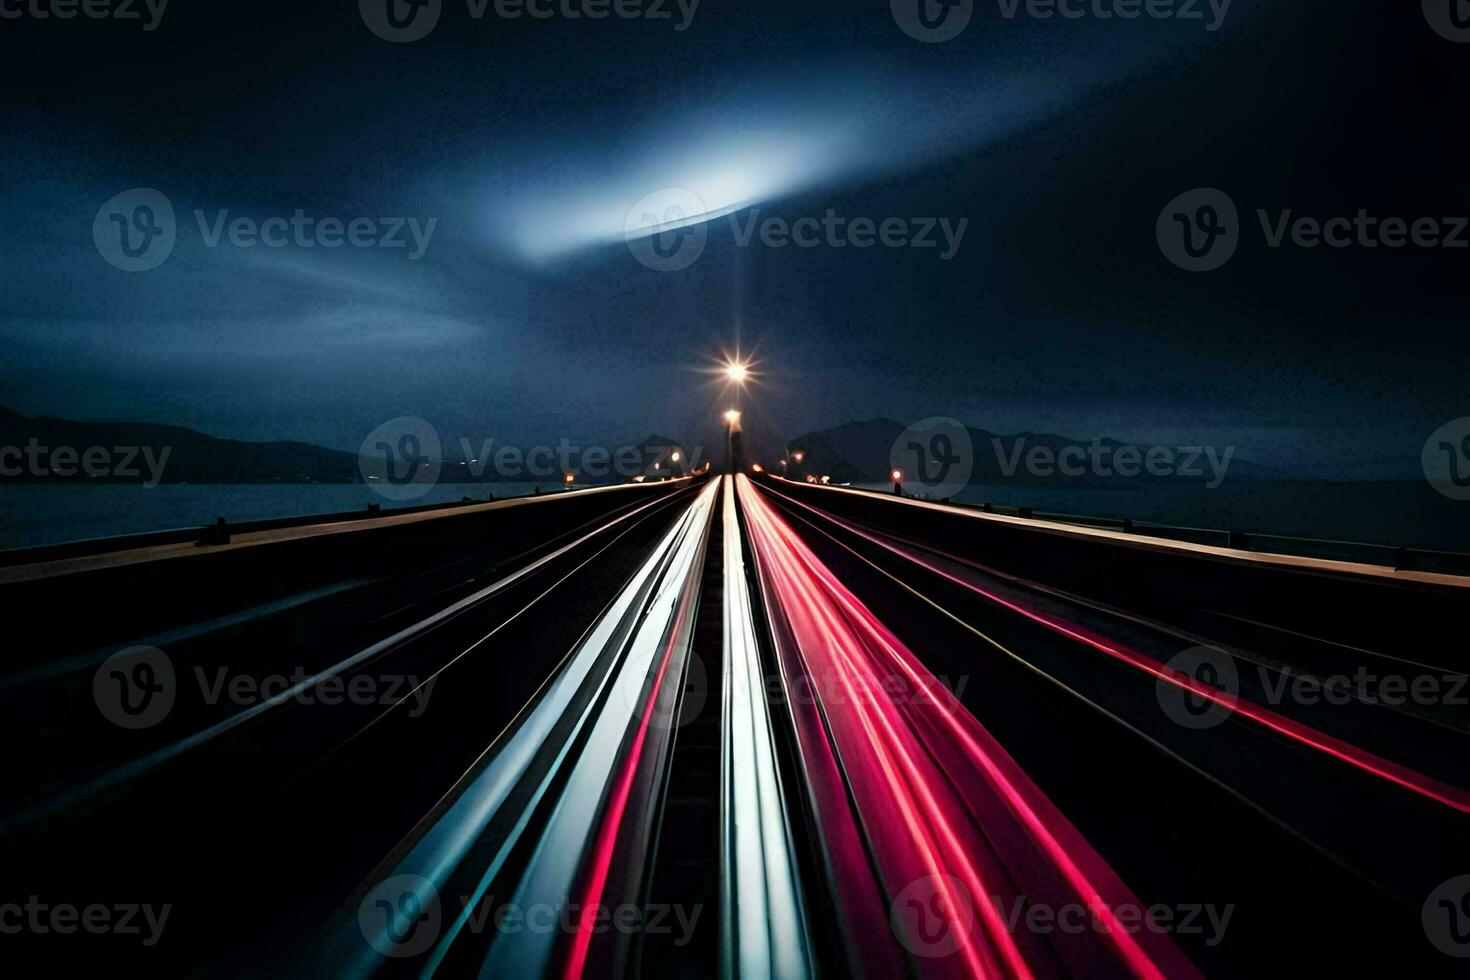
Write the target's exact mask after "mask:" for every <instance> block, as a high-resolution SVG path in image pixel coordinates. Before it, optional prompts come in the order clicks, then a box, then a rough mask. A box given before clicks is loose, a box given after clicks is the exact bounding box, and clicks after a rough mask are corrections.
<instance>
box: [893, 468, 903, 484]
mask: <svg viewBox="0 0 1470 980" xmlns="http://www.w3.org/2000/svg"><path fill="white" fill-rule="evenodd" d="M893 482H894V483H902V482H903V470H894V471H893Z"/></svg>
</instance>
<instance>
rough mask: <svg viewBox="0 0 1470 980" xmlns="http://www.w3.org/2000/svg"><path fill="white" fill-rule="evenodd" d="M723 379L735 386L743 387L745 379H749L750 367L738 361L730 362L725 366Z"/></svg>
mask: <svg viewBox="0 0 1470 980" xmlns="http://www.w3.org/2000/svg"><path fill="white" fill-rule="evenodd" d="M725 377H726V378H728V379H729V380H730V381H732V382H733V383H735V384H737V385H743V384H745V379H746V378H749V377H750V366H749V365H747V364H742V363H740V362H739V361H731V362H729V363H728V364H726V365H725Z"/></svg>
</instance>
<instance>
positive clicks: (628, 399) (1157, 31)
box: [0, 0, 1470, 472]
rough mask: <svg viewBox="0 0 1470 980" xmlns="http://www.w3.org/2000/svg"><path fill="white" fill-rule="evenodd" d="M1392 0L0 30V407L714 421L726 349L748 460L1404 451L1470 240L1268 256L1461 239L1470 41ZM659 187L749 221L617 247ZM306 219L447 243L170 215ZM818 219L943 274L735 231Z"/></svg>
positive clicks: (291, 417) (176, 19) (1412, 443)
mask: <svg viewBox="0 0 1470 980" xmlns="http://www.w3.org/2000/svg"><path fill="white" fill-rule="evenodd" d="M1418 7H1419V5H1418V4H1410V3H1403V4H1392V5H1389V4H1382V3H1371V2H1366V0H1362V2H1358V0H1354V2H1333V0H1290V2H1286V0H1278V2H1273V3H1266V2H1263V0H1236V2H1235V3H1234V4H1233V5H1232V6H1231V8H1230V12H1229V15H1228V18H1227V20H1226V22H1225V24H1224V27H1223V28H1222V29H1220V30H1218V31H1215V32H1209V31H1206V30H1205V29H1204V28H1203V26H1202V25H1201V24H1200V23H1199V22H1179V21H1153V20H1147V19H1144V20H1138V21H1131V22H1122V21H1111V22H1102V21H1098V20H1096V19H1086V20H1082V21H1077V22H1070V21H1061V20H1050V21H1036V20H1032V19H1028V18H1025V17H1019V18H1016V19H1007V18H1006V17H1004V16H1003V15H1002V14H1001V13H1000V12H999V10H1000V8H999V5H998V3H997V2H996V0H991V2H989V3H985V2H980V3H978V4H977V11H976V13H975V20H974V22H973V23H972V24H971V25H970V26H969V28H968V29H967V30H966V31H965V32H964V33H963V34H962V35H961V36H959V37H958V38H956V39H954V40H951V41H948V42H945V43H942V44H923V43H919V42H917V41H915V40H913V39H911V38H909V37H908V36H906V35H905V34H904V33H903V32H902V31H900V30H899V29H898V28H897V26H896V25H895V22H894V19H893V17H892V16H891V14H890V10H889V3H888V0H881V2H880V0H862V2H852V0H848V2H846V3H835V2H834V3H828V2H812V3H804V4H801V5H793V4H790V3H767V2H765V0H741V2H739V3H734V2H731V0H703V2H702V3H700V4H699V6H698V8H697V10H696V12H695V14H694V16H693V18H692V20H691V21H690V23H689V26H688V28H687V29H686V30H683V31H680V30H677V29H676V25H677V22H678V20H679V19H680V17H681V15H680V14H679V13H678V11H677V8H674V7H673V6H672V5H670V9H671V10H673V14H674V16H673V19H672V20H664V21H654V20H646V19H639V20H629V21H623V20H619V19H616V18H612V19H608V20H603V21H589V20H580V21H569V20H566V19H564V18H555V19H551V20H548V21H544V22H541V21H534V22H533V21H529V20H524V19H523V20H520V21H505V20H501V19H497V18H494V17H493V16H488V17H486V18H485V19H484V20H481V21H475V20H473V19H472V18H471V17H470V16H469V15H468V13H467V11H466V8H465V5H464V0H446V7H445V10H444V13H443V15H442V18H441V21H440V23H439V25H438V27H437V28H436V29H435V30H434V32H433V33H432V34H431V35H430V36H429V37H428V38H426V39H424V40H421V41H418V42H416V43H411V44H402V45H395V44H389V43H386V42H384V41H382V40H380V39H378V38H377V37H375V36H374V35H373V34H371V33H370V32H369V31H368V30H367V29H366V27H365V26H364V23H363V21H362V19H361V18H360V16H359V13H358V9H357V4H356V3H355V2H347V0H332V2H324V3H313V4H290V5H283V4H278V3H265V2H252V0H229V2H224V0H210V2H208V3H205V2H202V0H173V2H172V3H170V4H169V6H168V8H167V11H166V13H165V15H164V17H163V19H162V20H161V22H160V23H159V25H158V27H157V29H156V30H153V31H151V32H145V31H143V30H142V29H141V28H140V27H138V26H137V25H135V24H125V23H121V22H114V21H101V22H88V21H85V20H77V21H69V22H61V21H56V20H50V21H44V22H38V21H35V20H32V19H28V18H26V19H21V20H16V21H0V52H3V57H0V64H3V67H0V73H3V74H4V76H5V80H6V83H7V84H6V85H5V87H4V95H3V96H0V99H3V110H0V123H3V127H4V133H5V136H4V140H3V143H0V164H3V173H4V175H5V179H4V183H3V189H0V216H3V218H4V219H5V227H6V229H7V230H8V231H7V234H6V235H5V236H4V239H3V242H0V260H3V262H4V269H5V288H4V292H3V299H0V342H3V344H4V347H5V350H6V355H5V358H4V362H3V367H0V404H4V405H7V406H8V407H11V408H14V409H17V410H20V411H23V412H28V413H37V414H41V413H44V414H52V415H60V416H65V417H77V418H126V419H138V420H150V421H167V422H177V423H182V424H187V425H191V426H194V427H197V428H200V429H204V430H206V431H209V432H212V433H215V434H219V435H225V436H234V437H244V438H305V439H309V440H312V441H317V442H321V443H324V444H328V445H333V446H339V447H343V448H355V447H356V445H357V444H358V443H359V441H360V440H361V438H362V437H363V435H364V434H365V433H366V432H367V431H369V430H370V429H372V428H373V427H374V426H376V425H377V424H378V423H379V422H382V421H383V420H385V419H388V418H391V417H394V416H398V415H420V416H423V417H425V418H428V419H430V420H432V421H434V422H435V424H436V425H437V426H439V427H440V428H441V429H442V430H444V431H445V432H446V433H448V434H452V435H458V434H460V433H465V434H474V435H476V436H494V437H495V438H497V439H499V440H501V441H502V442H514V441H526V440H538V441H542V440H547V439H556V438H561V437H566V438H570V439H573V440H576V441H584V442H586V441H595V440H606V441H611V440H620V439H625V438H636V437H641V436H642V435H645V434H647V433H649V432H654V431H658V432H667V433H670V434H673V435H676V436H681V437H685V438H699V437H700V436H699V432H700V429H699V426H700V425H701V424H703V423H705V422H707V421H708V420H710V419H712V417H713V415H714V410H715V408H716V407H717V405H716V401H717V398H716V395H717V393H718V392H717V390H716V389H715V388H713V387H711V386H710V384H709V383H708V382H707V379H706V378H705V376H703V375H701V374H699V373H697V371H695V370H694V369H695V368H697V367H699V366H701V365H703V364H704V363H705V362H706V361H707V360H708V359H709V358H710V357H711V356H713V355H714V354H715V353H716V352H718V350H719V349H720V348H721V347H722V346H730V345H731V344H733V342H734V341H735V338H736V336H737V333H738V335H739V337H740V339H741V342H742V343H743V344H745V345H746V346H747V347H751V346H754V347H755V348H756V349H757V350H758V352H759V356H760V357H761V359H762V365H761V367H762V369H763V371H764V372H765V377H764V378H763V382H764V383H763V384H762V385H761V386H760V388H759V389H758V390H757V391H755V392H753V393H752V395H751V397H750V402H749V404H748V405H747V408H748V409H749V411H750V413H751V415H752V417H753V420H754V421H755V423H756V425H757V427H758V428H760V429H763V430H764V431H765V432H766V433H768V434H775V433H779V434H782V435H794V434H796V433H799V432H803V431H806V430H809V429H813V428H818V427H822V426H826V425H831V424H835V423H838V422H841V421H844V420H847V419H852V418H868V417H872V416H875V415H887V416H890V417H893V418H897V419H902V420H906V421H912V420H915V419H917V418H921V417H924V416H929V415H936V414H949V415H955V416H958V417H960V418H962V419H963V420H965V421H966V422H969V423H971V424H974V425H978V426H982V427H986V428H990V429H993V430H1005V431H1013V430H1023V429H1031V430H1050V431H1061V432H1064V433H1067V434H1072V435H1079V436H1090V435H1092V434H1096V433H1105V434H1110V435H1115V436H1119V437H1123V438H1140V439H1151V440H1156V441H1157V440H1174V439H1178V440H1182V441H1187V442H1190V443H1197V442H1212V443H1216V444H1220V443H1224V442H1229V443H1232V444H1238V445H1239V446H1240V447H1241V449H1240V453H1241V455H1242V456H1249V457H1253V458H1258V459H1263V460H1266V461H1270V462H1287V463H1294V462H1301V463H1303V464H1304V465H1307V466H1310V467H1313V468H1316V469H1319V470H1321V471H1344V470H1345V471H1348V472H1351V471H1352V468H1353V466H1355V465H1358V464H1359V463H1361V462H1362V461H1377V460H1380V459H1382V458H1384V457H1394V458H1402V459H1405V460H1407V461H1408V462H1409V465H1410V466H1411V467H1412V466H1413V465H1415V463H1414V460H1416V459H1417V456H1418V453H1419V449H1420V447H1421V446H1422V444H1423V440H1424V439H1425V438H1426V437H1427V435H1428V433H1429V432H1431V431H1432V430H1434V429H1435V428H1436V427H1438V426H1439V425H1440V424H1442V423H1443V422H1445V421H1447V420H1448V419H1451V418H1455V417H1457V416H1462V415H1465V414H1467V411H1466V402H1465V384H1464V382H1463V374H1464V370H1465V369H1464V365H1465V364H1466V363H1467V355H1470V340H1467V330H1466V327H1465V313H1464V309H1465V303H1464V299H1465V293H1466V290H1467V282H1470V277H1467V276H1466V268H1467V263H1470V250H1462V251H1453V250H1445V249H1436V250H1425V249H1412V248H1410V249H1402V250H1395V251H1389V250H1384V249H1378V250H1365V249H1359V248H1352V249H1327V248H1318V249H1313V250H1308V249H1302V248H1295V247H1290V246H1288V247H1285V248H1282V249H1271V248H1269V247H1268V246H1267V244H1266V242H1265V239H1264V235H1263V233H1262V232H1261V230H1260V228H1259V226H1258V225H1257V222H1256V218H1255V210H1256V209H1257V208H1266V209H1269V210H1272V211H1273V212H1274V211H1276V210H1278V209H1285V208H1290V209H1292V210H1293V212H1294V213H1295V214H1300V215H1310V216H1314V217H1318V218H1328V217H1332V216H1335V215H1352V214H1355V213H1356V212H1357V210H1358V209H1360V208H1366V209H1368V210H1369V211H1370V212H1372V213H1373V214H1375V215H1379V216H1383V217H1390V216H1398V217H1403V218H1406V219H1414V218H1419V217H1422V216H1430V217H1436V218H1440V217H1450V216H1454V215H1465V214H1470V193H1467V191H1470V185H1467V180H1470V177H1467V171H1466V169H1465V166H1464V161H1465V135H1464V119H1465V118H1466V113H1465V109H1466V106H1465V94H1464V93H1465V92H1466V90H1467V89H1466V84H1465V83H1466V81H1467V78H1466V75H1467V67H1470V45H1456V44H1452V43H1449V42H1448V41H1445V40H1442V39H1441V38H1439V37H1438V36H1436V35H1435V34H1434V33H1433V32H1432V31H1431V30H1429V28H1428V27H1427V25H1426V23H1425V21H1424V18H1423V16H1422V14H1421V12H1420V10H1419V9H1418ZM1207 16H1208V14H1207ZM666 185H679V186H690V187H698V188H699V189H700V190H701V193H702V194H703V195H704V196H711V195H713V196H717V197H718V196H720V195H723V194H725V193H727V192H728V194H729V196H730V202H729V203H736V202H737V201H738V203H740V204H745V205H749V206H748V207H746V208H745V209H744V210H740V211H736V212H735V214H734V215H733V216H732V217H733V218H734V219H735V220H736V222H737V225H736V226H735V227H732V224H731V222H730V220H729V219H725V218H721V219H719V220H716V221H714V222H711V223H710V224H709V225H708V226H707V229H708V244H707V246H706V249H705V251H704V253H703V254H702V255H701V256H700V258H699V260H698V261H697V262H695V263H694V264H693V265H692V266H690V267H689V268H687V269H683V270H680V271H675V272H664V271H656V270H651V269H648V268H645V267H644V266H643V265H640V264H639V263H638V261H636V260H635V258H634V256H633V255H632V254H631V252H630V250H629V248H628V247H627V246H626V244H624V242H623V241H622V240H621V238H620V237H618V236H617V235H616V234H615V233H616V232H620V231H621V227H622V221H623V216H624V215H626V214H627V212H628V210H629V209H630V208H632V207H633V205H634V204H635V202H637V201H638V200H639V198H641V197H643V196H644V195H646V194H649V193H652V192H654V191H656V190H658V189H659V188H661V187H663V186H666ZM133 187H149V188H154V189H157V190H158V191H160V192H162V193H163V194H164V195H165V196H166V197H167V198H168V199H169V201H170V202H171V203H172V205H173V207H174V208H175V211H176V214H177V217H178V241H177V244H176V246H175V248H174V251H173V253H172V254H171V255H170V257H169V258H168V260H167V262H165V263H164V264H163V265H162V266H160V267H159V268H157V269H155V270H153V271H150V272H144V273H133V274H130V273H126V272H122V271H119V270H118V269H115V268H113V267H112V266H111V265H109V264H108V263H107V262H105V261H103V259H102V258H101V257H100V256H99V254H98V251H97V248H96V247H95V245H94V243H93V236H92V227H93V221H94V218H96V217H97V215H98V210H99V208H101V207H102V206H103V204H104V203H105V202H107V201H108V200H109V198H111V197H112V196H113V195H115V194H117V193H119V192H121V191H124V190H127V189H129V188H133ZM1195 187H1218V188H1221V189H1223V190H1225V191H1227V193H1228V194H1229V195H1230V196H1231V198H1232V199H1233V200H1234V201H1235V203H1236V204H1237V205H1238V206H1239V208H1240V213H1241V217H1242V232H1243V239H1242V241H1241V244H1240V248H1239V251H1238V253H1237V255H1236V256H1235V258H1234V259H1233V260H1231V262H1230V263H1229V264H1228V265H1226V266H1225V267H1224V268H1222V269H1220V270H1218V271H1215V272H1211V273H1196V274H1191V273H1187V272H1184V271H1181V270H1180V269H1177V268H1175V267H1174V266H1173V265H1171V264H1170V263H1169V262H1168V261H1167V260H1166V259H1165V258H1164V256H1163V255H1162V254H1161V252H1160V250H1159V248H1158V245H1157V244H1156V241H1155V232H1154V225H1155V220H1156V218H1157V217H1158V216H1159V212H1160V210H1161V209H1162V208H1163V207H1164V205H1165V204H1166V203H1167V202H1168V201H1169V200H1170V199H1172V198H1173V197H1175V195H1177V194H1179V193H1181V192H1184V191H1186V190H1189V189H1191V188H1195ZM710 203H711V206H712V207H714V206H716V204H717V203H718V204H724V203H726V202H725V201H723V200H721V201H719V202H710ZM298 209H301V210H303V211H304V212H306V213H307V214H308V215H310V216H313V217H319V218H320V217H338V218H341V219H343V220H344V221H350V220H351V219H353V218H356V217H359V216H368V217H372V218H374V219H378V218H385V217H413V218H415V219H416V220H418V221H420V222H427V221H428V220H430V219H436V224H435V226H434V232H433V236H432V237H431V238H430V240H429V242H428V248H427V250H426V251H425V253H424V255H423V257H422V258H420V259H418V260H417V261H411V260H409V258H408V254H407V253H408V252H409V251H410V250H408V249H386V248H352V247H343V248H338V249H333V250H327V249H323V248H314V249H305V248H300V247H296V246H294V245H293V246H288V247H285V248H280V249H273V248H266V247H261V246H256V247H253V248H241V247H231V246H229V245H228V244H226V245H225V246H224V247H215V248H210V247H207V244H206V243H205V241H204V240H203V236H201V234H200V229H199V227H198V225H197V222H196V219H195V217H194V212H195V211H196V210H202V211H204V212H205V213H206V214H207V215H208V216H209V217H210V220H214V219H215V217H216V216H218V215H219V213H220V212H222V211H225V210H228V212H229V217H230V218H235V217H239V216H245V217H248V218H250V219H252V221H255V222H261V221H264V220H266V219H268V218H270V217H272V216H287V217H289V216H291V215H292V214H293V213H294V212H295V211H296V210H298ZM828 210H832V211H835V212H836V213H837V214H838V215H840V216H842V217H843V218H844V219H846V220H852V219H854V218H860V217H861V218H870V219H873V220H874V221H875V222H881V221H883V220H884V219H886V218H891V217H897V218H903V219H906V220H907V219H919V218H925V217H933V218H940V217H943V218H947V219H949V220H951V221H953V222H957V221H959V220H960V219H967V222H968V223H967V225H966V229H965V233H964V236H963V238H962V239H961V240H960V243H959V245H960V247H959V249H958V251H957V252H956V253H955V255H954V256H953V258H952V259H950V260H948V261H944V260H942V259H941V258H940V257H939V254H938V252H939V251H942V249H939V250H932V249H912V248H910V249H897V248H883V247H873V248H868V249H855V248H852V247H848V248H840V249H839V248H832V247H827V246H826V245H821V246H818V247H814V248H797V247H789V246H788V247H783V248H773V247H770V246H767V245H763V244H760V243H759V242H758V241H757V242H755V243H752V244H749V245H747V246H740V245H739V244H737V243H736V241H735V237H736V228H738V227H739V223H741V222H746V221H749V220H751V219H752V218H755V219H756V220H765V219H769V218H781V219H783V220H786V221H794V220H796V219H799V218H801V217H803V216H818V217H820V216H822V215H824V214H825V213H826V212H827V211H828Z"/></svg>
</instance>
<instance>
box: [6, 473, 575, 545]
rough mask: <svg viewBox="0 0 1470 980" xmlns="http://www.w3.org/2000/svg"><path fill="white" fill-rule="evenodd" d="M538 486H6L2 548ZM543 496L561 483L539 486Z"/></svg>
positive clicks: (503, 493)
mask: <svg viewBox="0 0 1470 980" xmlns="http://www.w3.org/2000/svg"><path fill="white" fill-rule="evenodd" d="M536 486H537V485H536V484H531V483H497V484H485V483H476V484H465V485H462V484H440V485H438V486H435V487H433V488H431V489H430V490H429V492H428V493H426V494H424V495H423V496H422V497H420V498H419V499H417V500H411V501H406V502H402V503H400V502H394V501H388V500H384V499H382V498H381V497H379V496H378V495H377V494H376V493H374V492H373V489H372V488H371V487H369V486H368V485H367V484H364V483H346V484H263V485H249V486H207V485H193V484H163V485H160V486H156V487H143V486H136V485H124V484H100V483H84V484H26V485H8V486H7V485H4V484H0V549H8V548H32V547H36V546H37V545H45V544H59V543H61V542H63V541H80V540H84V539H88V538H105V537H112V536H114V535H119V534H139V533H142V532H145V531H167V530H172V529H174V528H181V527H198V526H201V525H204V524H213V523H214V521H215V518H217V517H223V518H224V519H225V520H227V521H230V522H231V523H235V522H241V521H262V520H271V519H273V518H280V517H301V516H309V515H315V514H338V513H344V512H348V511H355V510H360V511H363V512H364V513H366V511H367V507H368V504H374V503H376V504H382V506H383V511H384V513H388V512H390V511H392V510H393V509H394V508H400V507H415V506H421V505H424V504H438V503H454V502H458V501H459V500H460V499H461V498H464V497H473V498H474V499H476V500H485V499H487V498H488V497H489V496H490V494H492V493H493V494H494V495H495V496H496V497H497V498H502V497H520V496H524V495H526V494H529V493H533V492H534V491H535V489H536ZM540 487H541V489H542V490H543V491H551V490H559V489H560V485H559V484H557V485H553V484H551V483H543V484H540Z"/></svg>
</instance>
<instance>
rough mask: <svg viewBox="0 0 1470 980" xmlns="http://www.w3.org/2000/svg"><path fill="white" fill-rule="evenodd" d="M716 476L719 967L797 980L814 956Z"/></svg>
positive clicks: (738, 558) (729, 505)
mask: <svg viewBox="0 0 1470 980" xmlns="http://www.w3.org/2000/svg"><path fill="white" fill-rule="evenodd" d="M721 479H722V482H723V486H724V510H723V519H724V555H723V557H724V593H725V609H724V619H725V655H724V660H725V689H724V697H725V702H724V712H723V721H724V725H723V727H724V739H723V747H722V751H721V781H720V783H721V786H720V796H721V809H722V811H723V819H722V821H721V841H722V849H721V865H720V877H721V881H722V883H723V889H724V890H723V897H724V918H723V922H722V933H721V955H722V960H723V967H722V968H723V971H724V975H725V976H726V977H737V976H745V977H769V976H774V977H782V978H791V980H796V978H800V977H805V976H809V975H810V974H811V973H812V967H811V951H810V948H809V942H808V939H807V928H806V918H805V913H804V910H803V908H802V904H801V899H800V886H799V884H798V881H797V871H796V866H795V863H794V861H793V860H792V856H791V842H790V829H789V826H788V820H787V815H786V811H785V808H784V806H783V805H782V797H781V780H780V776H779V773H778V771H777V767H776V757H775V745H774V738H775V735H774V732H773V730H772V723H771V714H770V706H769V704H768V703H767V700H766V696H765V693H766V692H765V685H764V683H763V675H762V671H761V664H760V651H759V649H758V647H757V643H756V637H755V622H754V618H753V614H752V611H751V604H750V593H749V590H748V587H747V585H746V580H745V553H744V549H743V548H742V547H741V543H740V524H739V520H738V518H737V516H736V509H735V483H734V481H733V480H731V479H729V478H728V477H722V478H721Z"/></svg>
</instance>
